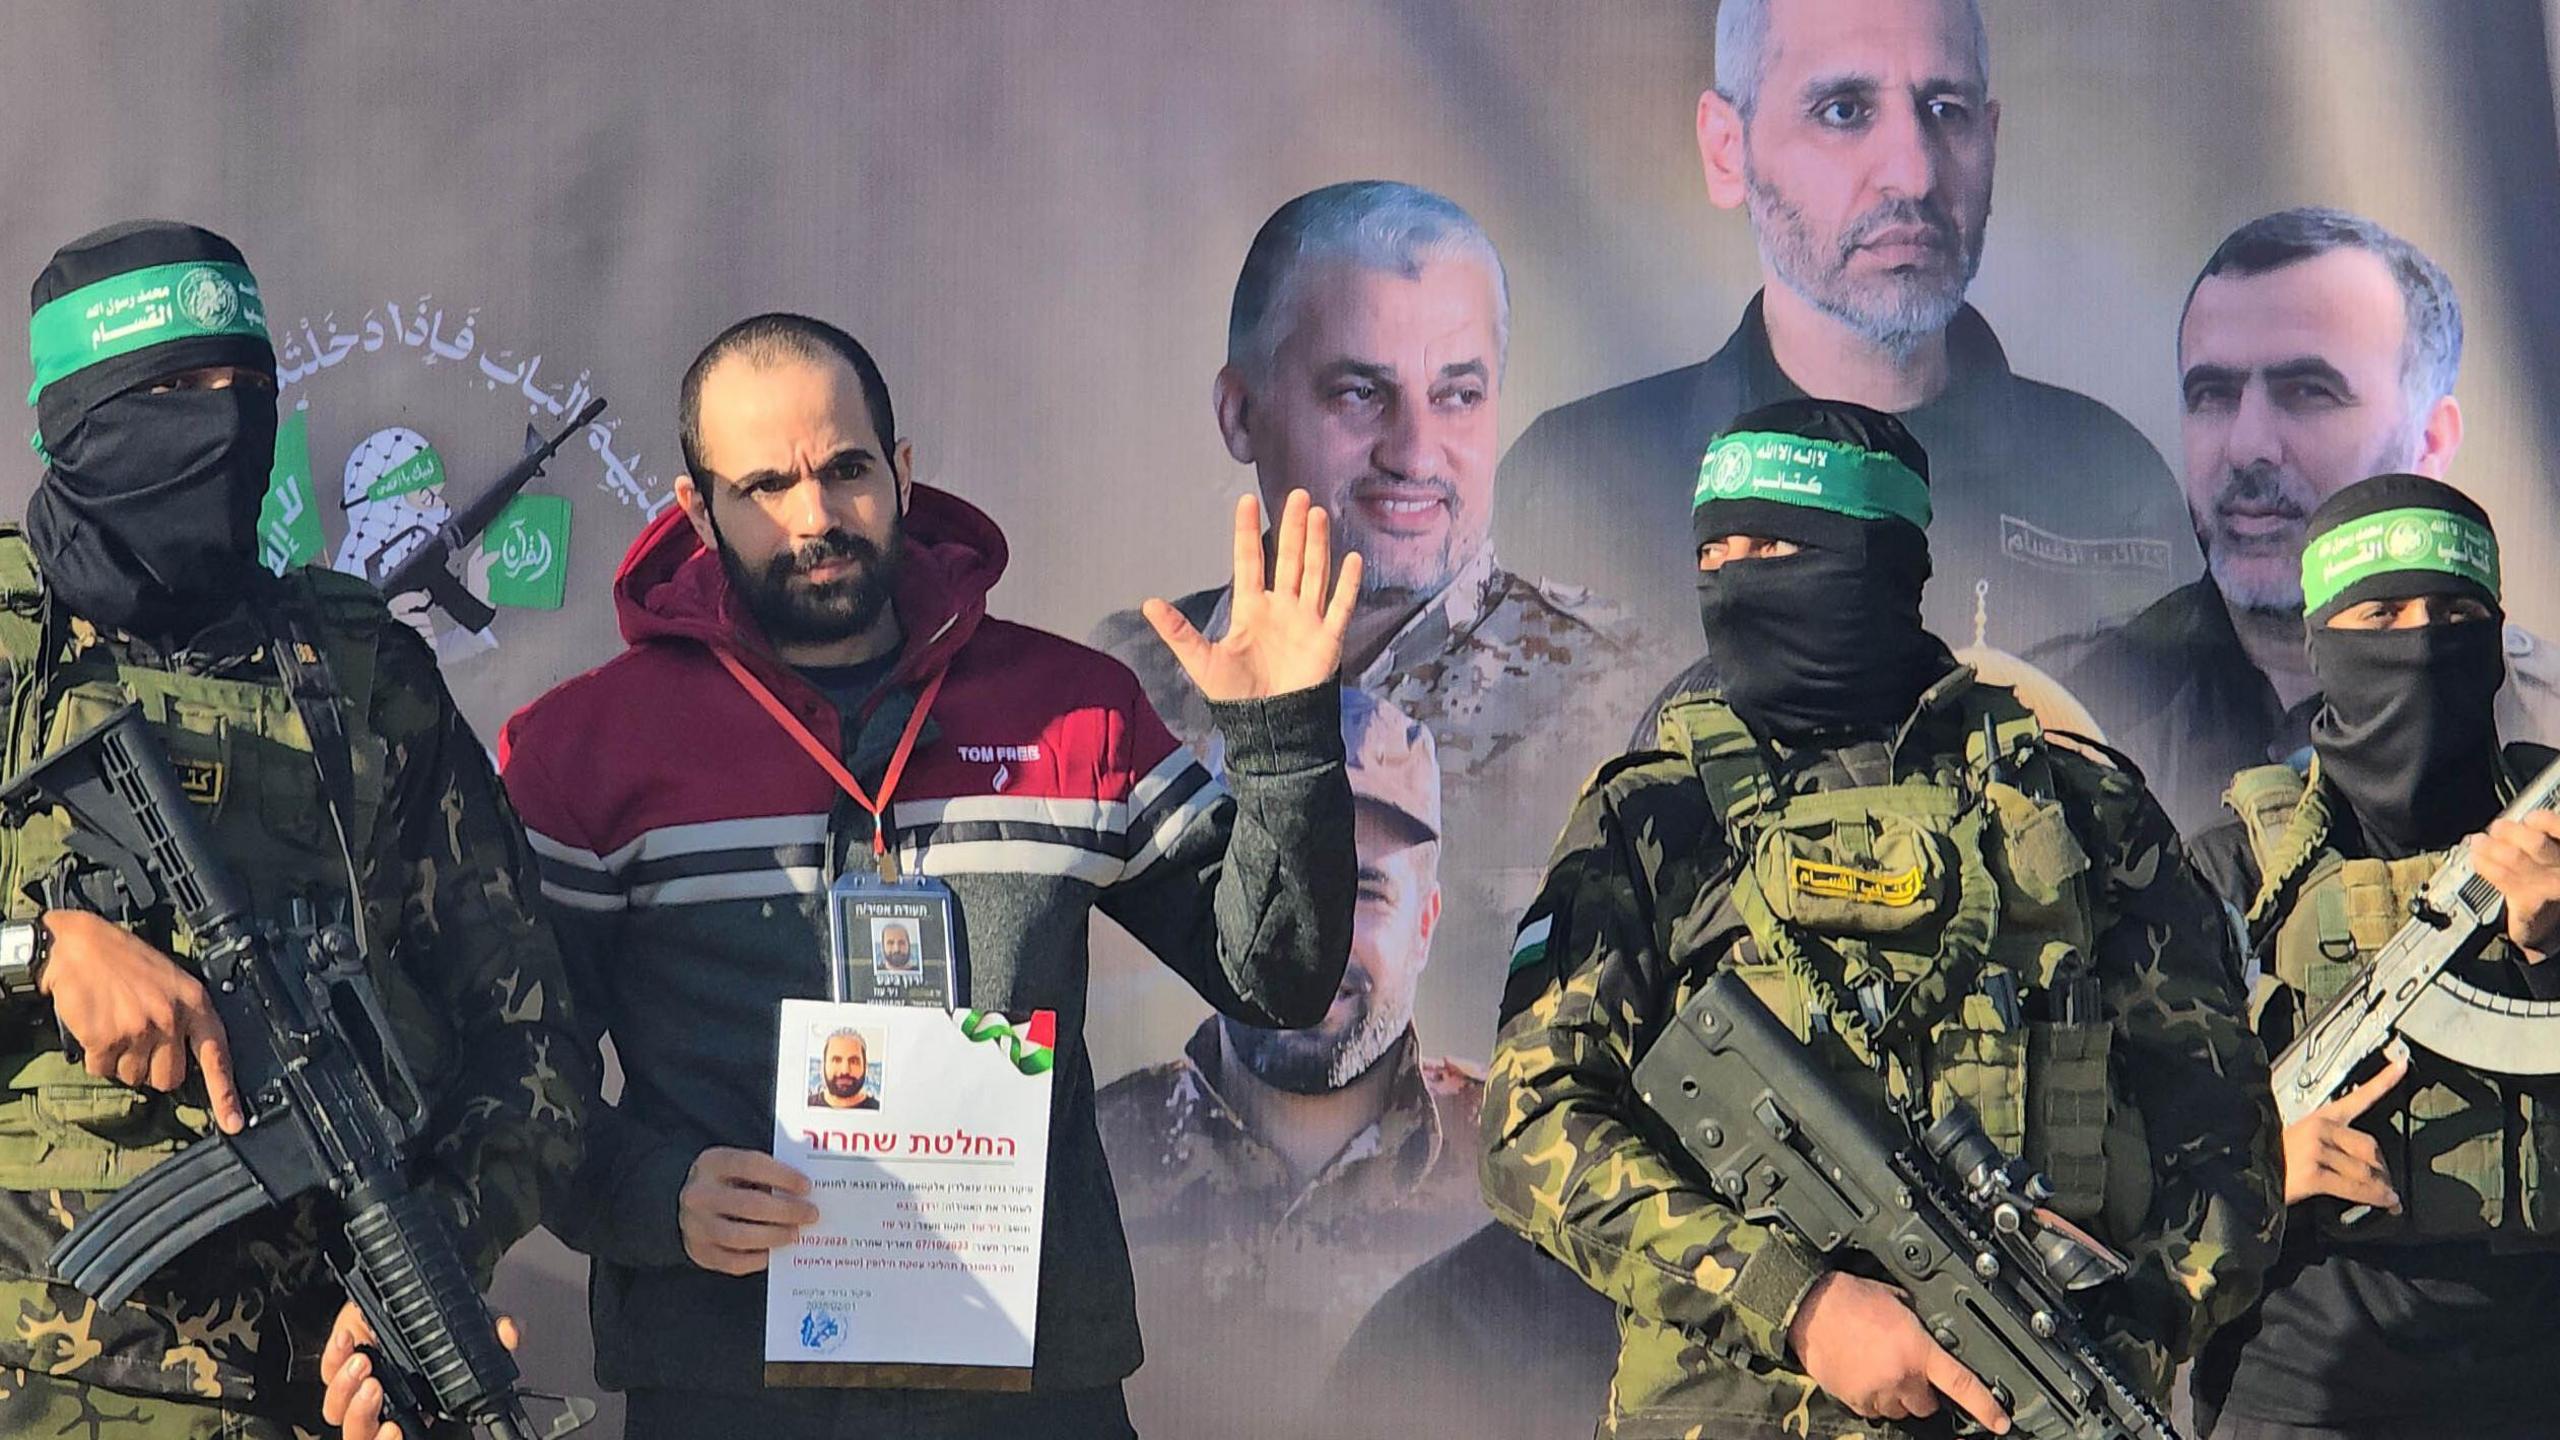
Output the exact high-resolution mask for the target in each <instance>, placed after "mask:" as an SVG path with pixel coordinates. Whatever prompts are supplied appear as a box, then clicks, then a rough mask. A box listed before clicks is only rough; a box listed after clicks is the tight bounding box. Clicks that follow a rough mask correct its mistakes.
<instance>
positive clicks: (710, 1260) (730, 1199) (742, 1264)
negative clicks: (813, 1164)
mask: <svg viewBox="0 0 2560 1440" xmlns="http://www.w3.org/2000/svg"><path fill="white" fill-rule="evenodd" d="M808 1193H809V1177H808V1176H806V1175H803V1174H801V1173H800V1172H799V1171H797V1170H794V1169H792V1168H791V1167H790V1166H788V1165H785V1164H783V1163H782V1162H781V1161H779V1160H776V1159H774V1158H773V1157H772V1156H770V1155H767V1154H765V1153H764V1152H763V1151H761V1150H733V1149H730V1148H728V1147H726V1146H721V1145H715V1146H713V1147H711V1148H710V1149H708V1150H705V1151H703V1152H702V1153H701V1154H700V1155H697V1156H695V1157H694V1161H693V1169H692V1170H690V1171H688V1172H686V1175H685V1180H684V1190H683V1192H682V1193H681V1194H680V1195H679V1196H678V1197H677V1200H676V1228H677V1229H678V1230H679V1231H681V1232H682V1233H683V1235H684V1253H685V1255H686V1256H687V1257H688V1258H690V1259H691V1260H692V1261H693V1263H694V1264H696V1265H699V1266H701V1267H702V1268H703V1269H705V1270H716V1271H718V1272H720V1273H721V1274H723V1275H753V1274H755V1273H756V1272H757V1271H759V1270H762V1269H763V1268H764V1267H765V1262H766V1261H767V1260H769V1259H770V1258H771V1252H772V1251H775V1250H778V1249H780V1248H782V1247H783V1246H785V1245H788V1244H790V1243H791V1242H792V1241H794V1240H797V1239H799V1238H800V1231H801V1228H802V1227H803V1226H807V1225H811V1224H814V1223H816V1221H817V1219H818V1207H817V1206H815V1205H812V1204H810V1203H809V1202H808V1200H806V1199H805V1198H803V1197H805V1196H806V1195H807V1194H808Z"/></svg>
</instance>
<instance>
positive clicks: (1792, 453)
mask: <svg viewBox="0 0 2560 1440" xmlns="http://www.w3.org/2000/svg"><path fill="white" fill-rule="evenodd" d="M1713 500H1774V501H1777V502H1778V503H1780V504H1782V505H1803V506H1808V507H1810V508H1812V509H1816V510H1829V511H1832V512H1834V513H1836V514H1841V515H1846V516H1849V517H1850V518H1852V519H1856V520H1900V521H1902V522H1904V523H1906V524H1908V525H1910V526H1911V527H1913V528H1914V529H1918V530H1926V529H1928V528H1929V516H1930V510H1929V486H1928V482H1926V481H1924V480H1922V479H1921V478H1920V477H1919V476H1918V475H1916V474H1913V473H1912V470H1911V467H1910V466H1908V465H1905V464H1903V463H1902V462H1901V461H1899V460H1896V459H1894V458H1893V457H1892V456H1890V455H1883V454H1879V453H1877V452H1876V451H1873V450H1869V449H1866V448H1864V447H1863V446H1858V445H1844V444H1841V443H1840V442H1838V441H1835V440H1811V439H1807V438H1806V437H1804V436H1802V435H1788V434H1784V433H1780V432H1773V431H1767V430H1744V431H1739V432H1736V433H1734V434H1731V435H1727V436H1725V437H1724V438H1722V439H1720V440H1718V441H1716V443H1714V444H1713V445H1710V446H1708V447H1707V454H1706V458H1705V459H1703V460H1700V461H1699V462H1698V490H1697V494H1696V495H1695V496H1694V497H1693V498H1692V499H1691V500H1690V502H1689V505H1690V508H1691V509H1693V510H1694V509H1696V508H1697V507H1698V506H1701V505H1704V504H1706V503H1708V502H1709V501H1713Z"/></svg>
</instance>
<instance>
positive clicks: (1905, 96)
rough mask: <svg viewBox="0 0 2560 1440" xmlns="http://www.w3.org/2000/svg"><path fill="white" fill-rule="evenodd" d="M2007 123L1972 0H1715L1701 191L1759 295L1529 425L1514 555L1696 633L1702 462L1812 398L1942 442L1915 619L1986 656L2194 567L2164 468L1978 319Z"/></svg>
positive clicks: (1515, 452) (1510, 544) (1508, 512)
mask: <svg viewBox="0 0 2560 1440" xmlns="http://www.w3.org/2000/svg"><path fill="white" fill-rule="evenodd" d="M1999 125H2000V104H1999V102H1998V101H1997V100H1994V99H1993V98H1992V96H1991V79H1990V44H1989V40H1988V38H1987V36H1986V34H1985V32H1984V29H1983V24H1982V14H1981V10H1980V7H1979V5H1978V4H1977V3H1976V0H1724V3H1723V4H1721V5H1720V6H1718V8H1717V12H1716V30H1715V83H1714V85H1713V87H1712V88H1710V89H1708V90H1707V91H1706V92H1705V93H1704V94H1702V95H1700V96H1699V97H1698V108H1697V136H1698V150H1699V155H1700V158H1701V160H1702V161H1703V163H1704V166H1705V171H1706V182H1707V198H1708V199H1709V200H1710V201H1711V202H1713V203H1714V204H1715V205H1716V206H1717V207H1718V208H1720V209H1726V210H1734V209H1739V210H1742V211H1744V212H1745V213H1746V214H1747V215H1748V216H1749V217H1750V221H1751V230H1752V234H1753V236H1754V237H1755V238H1756V239H1757V241H1758V242H1759V252H1760V280H1761V289H1760V293H1759V294H1757V295H1756V296H1754V297H1753V298H1752V300H1751V302H1750V303H1749V304H1748V305H1747V306H1746V307H1745V308H1744V310H1743V314H1742V322H1741V324H1740V325H1739V326H1737V327H1736V328H1735V330H1734V332H1733V334H1732V336H1731V338H1729V339H1727V340H1726V341H1725V344H1724V348H1722V349H1721V350H1719V351H1717V352H1716V354H1715V355H1714V356H1713V357H1712V358H1710V359H1708V360H1706V361H1703V362H1701V363H1699V364H1696V365H1690V366H1686V367H1683V368H1681V369H1677V370H1669V371H1665V372H1663V373H1662V374H1659V375H1653V376H1650V377H1647V378H1645V379H1641V380H1636V381H1632V382H1630V383H1627V384H1624V385H1620V386H1618V387H1616V388H1614V389H1610V390H1604V391H1602V392H1601V393H1599V394H1597V395H1593V396H1589V397H1587V398H1585V399H1582V400H1577V401H1575V402H1573V403H1571V404H1569V405H1564V406H1561V407H1558V408H1557V409H1554V410H1551V411H1548V412H1547V413H1546V414H1544V415H1541V416H1540V417H1538V419H1537V421H1536V422H1535V423H1534V424H1532V425H1531V426H1530V427H1529V429H1528V431H1527V432H1526V433H1525V434H1523V435H1522V436H1521V437H1520V439H1519V441H1518V443H1516V444H1515V445H1513V446H1512V449H1511V453H1510V455H1509V456H1508V457H1506V458H1505V460H1504V461H1503V466H1502V485H1501V493H1502V510H1501V515H1500V519H1499V522H1498V525H1497V533H1498V534H1499V536H1500V538H1501V541H1502V545H1503V547H1504V549H1505V551H1506V552H1508V553H1509V554H1511V555H1512V556H1513V558H1514V559H1515V560H1522V561H1526V562H1527V563H1529V564H1530V565H1531V566H1533V567H1546V568H1552V569H1554V570H1556V571H1559V572H1561V573H1569V574H1583V575H1590V576H1601V575H1607V576H1611V577H1617V578H1613V579H1612V581H1611V583H1612V584H1613V585H1615V586H1616V587H1617V588H1618V589H1619V590H1621V591H1623V592H1624V593H1625V594H1626V596H1627V597H1628V599H1629V601H1630V603H1633V604H1638V605H1643V606H1646V607H1647V608H1645V609H1644V610H1642V611H1641V612H1640V613H1641V614H1643V615H1644V617H1645V618H1647V619H1648V620H1651V621H1653V622H1654V623H1656V624H1659V625H1663V626H1665V627H1670V626H1673V625H1679V626H1681V627H1682V628H1681V629H1680V630H1678V631H1675V632H1674V633H1686V626H1687V624H1688V622H1690V621H1691V620H1692V619H1693V618H1694V617H1692V616H1690V615H1689V614H1688V611H1687V605H1688V595H1689V590H1690V580H1691V579H1692V578H1693V576H1694V573H1695V570H1696V556H1695V555H1694V554H1692V553H1691V552H1690V549H1689V545H1688V533H1689V532H1688V531H1687V530H1686V529H1685V528H1683V527H1684V526H1685V525H1686V524H1687V516H1688V507H1689V500H1690V494H1691V491H1692V489H1693V488H1694V487H1695V485H1696V483H1697V479H1698V459H1699V456H1700V455H1701V454H1703V453H1704V452H1705V450H1706V447H1707V442H1708V440H1709V439H1711V438H1712V437H1713V436H1715V434H1716V433H1717V432H1718V431H1719V430H1721V429H1722V428H1723V427H1724V426H1725V425H1726V424H1727V423H1728V422H1730V421H1731V420H1732V419H1733V418H1734V417H1735V416H1736V415H1739V414H1741V413H1743V412H1744V411H1747V410H1752V409H1756V408H1758V407H1760V406H1762V405H1767V404H1770V403H1773V402H1775V401H1779V400H1785V399H1792V398H1796V397H1799V396H1805V395H1812V396H1818V397H1821V398H1824V399H1836V400H1853V401H1856V402H1858V403H1860V404H1863V405H1868V406H1872V407H1874V408H1875V409H1878V410H1884V411H1889V412H1892V413H1893V414H1895V415H1897V416H1899V417H1900V418H1901V420H1902V421H1903V423H1904V424H1905V425H1906V426H1908V427H1909V428H1910V430H1911V433H1912V434H1913V435H1914V436H1915V437H1917V438H1918V439H1919V441H1920V443H1921V444H1922V445H1924V446H1926V447H1927V448H1928V452H1929V460H1930V467H1931V478H1932V481H1933V485H1932V499H1933V500H1934V501H1935V503H1936V505H1937V507H1938V517H1937V524H1936V526H1935V527H1934V528H1933V529H1932V530H1931V531H1930V537H1929V538H1930V548H1931V550H1932V552H1933V555H1934V558H1935V560H1936V563H1937V578H1936V580H1935V582H1934V583H1933V584H1931V585H1930V587H1929V589H1928V592H1927V597H1926V603H1925V609H1924V613H1925V616H1926V618H1927V621H1928V624H1929V628H1930V629H1931V630H1932V631H1934V632H1936V633H1938V634H1940V635H1944V636H1946V637H1948V639H1949V641H1950V642H1951V643H1955V644H1961V643H1963V639H1964V637H1967V636H1971V635H1973V634H1975V625H1976V614H1977V605H1979V606H1980V609H1981V614H1982V616H1983V617H1984V619H1985V621H1986V622H1987V624H1986V627H1985V632H1984V638H1985V639H1986V640H1987V641H1988V643H1989V644H1991V645H1994V646H1997V647H2000V648H2002V649H2006V650H2013V651H2015V650H2023V649H2025V648H2026V647H2028V646H2029V645H2032V644H2034V643H2036V642H2038V641H2040V640H2043V639H2046V638H2048V637H2050V636H2053V635H2057V634H2071V633H2076V632H2080V631H2085V630H2089V629H2092V628H2094V627H2096V626H2098V625H2100V624H2103V623H2107V622H2109V621H2113V620H2117V619H2121V618H2122V617H2124V616H2125V615H2128V614H2131V613H2132V612H2133V611H2135V610H2138V609H2140V608H2141V607H2142V606H2143V605H2145V604H2147V603H2149V602H2150V601H2152V600H2153V599H2156V598H2158V597H2159V596H2160V595H2161V594H2162V593H2163V592H2164V591H2167V590H2168V589H2169V588H2171V587H2172V586H2173V585H2175V584H2177V583H2178V582H2179V581H2180V580H2182V579H2184V578H2186V577H2187V576H2189V575H2192V574H2193V573H2194V571H2195V543H2194V539H2193V537H2192V536H2191V535H2190V534H2189V533H2188V530H2187V525H2186V517H2185V516H2184V514H2183V513H2181V510H2180V507H2179V504H2178V490H2177V486H2176V484H2175V483H2174V482H2173V481H2172V480H2171V478H2170V475H2169V470H2168V467H2167V466H2165V465H2164V464H2162V463H2161V460H2160V456H2159V454H2158V452H2157V451H2155V450H2153V449H2152V448H2151V445H2150V444H2149V442H2147V441H2145V440H2144V439H2143V438H2142V436H2141V434H2140V433H2139V432H2137V431H2136V430H2135V429H2134V428H2133V426H2131V425H2130V424H2128V423H2126V421H2125V420H2124V419H2123V418H2122V417H2121V416H2119V415H2117V414H2116V413H2115V412H2114V411H2112V410H2110V409H2108V408H2107V407H2106V406H2105V405H2103V404H2100V403H2099V402H2098V401H2096V400H2093V399H2091V398H2089V397H2088V396H2086V395H2081V394H2077V393H2074V392H2072V391H2069V390H2065V389H2061V388H2059V387H2056V386H2052V385H2046V384H2041V383H2039V382H2037V381H2033V380H2029V379H2026V378H2024V377H2022V376H2020V375H2018V374H2017V373H2015V372H2014V371H2012V370H2011V369H2010V368H2009V360H2008V356H2007V354H2006V353H2005V352H2004V351H2003V350H2002V348H2001V345H2000V341H1999V340H1998V339H1997V338H1996V337H1995V336H1994V335H1993V334H1992V332H1991V327H1990V325H1989V324H1988V323H1986V322H1985V321H1984V319H1983V317H1982V316H1981V314H1979V313H1978V312H1976V311H1975V310H1974V309H1972V308H1971V307H1970V306H1968V305H1966V304H1965V291H1966V289H1967V287H1968V286H1969V285H1970V284H1971V282H1972V280H1973V277H1974V271H1975V269H1976V268H1977V267H1978V266H1979V265H1980V263H1981V260H1982V245H1983V238H1984V235H1985V232H1986V229H1987V226H1988V224H1989V221H1990V216H1991V180H1992V168H1993V157H1994V151H1995V143H1994V142H1995V140H1996V139H1997V136H1998V132H1999ZM2071 338H2072V341H2073V343H2075V344H2077V343H2086V342H2088V341H2091V340H2095V341H2098V342H2100V343H2104V340H2105V337H2102V336H2084V335H2074V336H2072V337H2071Z"/></svg>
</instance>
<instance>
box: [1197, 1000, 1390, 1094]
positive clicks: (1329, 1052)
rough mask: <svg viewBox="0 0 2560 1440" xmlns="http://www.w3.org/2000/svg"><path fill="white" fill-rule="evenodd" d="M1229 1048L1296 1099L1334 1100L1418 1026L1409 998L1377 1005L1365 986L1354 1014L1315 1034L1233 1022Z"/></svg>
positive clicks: (1246, 1065)
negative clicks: (1326, 1097)
mask: <svg viewBox="0 0 2560 1440" xmlns="http://www.w3.org/2000/svg"><path fill="white" fill-rule="evenodd" d="M1221 1023H1222V1024H1224V1025H1225V1026H1226V1031H1227V1043H1228V1044H1229V1045H1232V1046H1233V1047H1235V1052H1236V1058H1237V1059H1238V1060H1240V1061H1242V1062H1243V1063H1244V1068H1245V1069H1247V1070H1250V1071H1252V1072H1253V1077H1254V1078H1255V1079H1257V1080H1260V1081H1261V1082H1262V1083H1263V1084H1265V1085H1268V1086H1270V1087H1271V1088H1272V1089H1274V1090H1281V1091H1285V1092H1287V1093H1289V1094H1291V1095H1329V1094H1332V1093H1333V1092H1334V1091H1336V1090H1340V1089H1342V1088H1343V1087H1345V1086H1347V1085H1349V1084H1350V1083H1351V1082H1352V1081H1354V1080H1357V1079H1359V1078H1360V1077H1361V1076H1363V1075H1366V1074H1368V1073H1369V1067H1371V1066H1373V1065H1375V1064H1377V1063H1378V1061H1379V1060H1380V1059H1382V1058H1384V1057H1385V1055H1386V1053H1387V1052H1388V1051H1389V1050H1391V1049H1393V1048H1395V1043H1396V1041H1398V1040H1400V1039H1402V1038H1403V1037H1404V1032H1405V1031H1406V1029H1407V1028H1409V1027H1410V1026H1411V1025H1412V1024H1413V1002H1412V998H1411V997H1410V996H1408V997H1406V1000H1405V1002H1404V1003H1403V1004H1401V1005H1396V1004H1380V1003H1378V996H1377V992H1376V991H1375V990H1373V989H1370V988H1368V987H1366V986H1362V987H1360V988H1358V989H1357V990H1356V991H1355V992H1354V996H1353V1003H1352V1006H1351V1013H1350V1014H1349V1015H1347V1016H1345V1017H1344V1018H1343V1019H1342V1021H1341V1022H1340V1023H1339V1024H1336V1023H1335V1022H1334V1021H1333V1019H1332V1017H1330V1016H1328V1017H1326V1021H1325V1023H1323V1024H1321V1025H1318V1026H1316V1027H1315V1028H1314V1029H1312V1030H1264V1029H1260V1028H1258V1027H1255V1026H1251V1025H1244V1024H1239V1023H1237V1022H1236V1021H1233V1020H1226V1021H1222V1022H1221Z"/></svg>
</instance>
